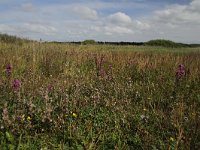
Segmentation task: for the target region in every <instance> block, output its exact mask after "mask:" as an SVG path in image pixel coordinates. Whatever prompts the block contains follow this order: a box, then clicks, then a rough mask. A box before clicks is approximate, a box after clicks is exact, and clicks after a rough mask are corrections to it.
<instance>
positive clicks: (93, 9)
mask: <svg viewBox="0 0 200 150" xmlns="http://www.w3.org/2000/svg"><path fill="white" fill-rule="evenodd" d="M0 33H7V34H11V35H17V36H20V37H24V38H29V39H34V40H39V39H42V40H44V41H82V40H86V39H94V40H96V41H129V42H133V41H134V42H145V41H149V40H152V39H167V40H172V41H175V42H183V43H200V0H0Z"/></svg>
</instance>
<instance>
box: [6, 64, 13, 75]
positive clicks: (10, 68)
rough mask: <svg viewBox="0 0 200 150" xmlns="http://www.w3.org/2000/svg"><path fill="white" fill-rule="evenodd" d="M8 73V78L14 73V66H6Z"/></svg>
mask: <svg viewBox="0 0 200 150" xmlns="http://www.w3.org/2000/svg"><path fill="white" fill-rule="evenodd" d="M6 73H7V75H8V76H10V75H11V73H12V66H11V64H8V65H7V66H6Z"/></svg>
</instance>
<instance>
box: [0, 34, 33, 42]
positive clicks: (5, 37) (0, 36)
mask: <svg viewBox="0 0 200 150" xmlns="http://www.w3.org/2000/svg"><path fill="white" fill-rule="evenodd" d="M31 41H33V40H28V39H25V38H20V37H17V36H13V35H8V34H2V33H0V42H4V43H15V44H22V43H24V42H31Z"/></svg>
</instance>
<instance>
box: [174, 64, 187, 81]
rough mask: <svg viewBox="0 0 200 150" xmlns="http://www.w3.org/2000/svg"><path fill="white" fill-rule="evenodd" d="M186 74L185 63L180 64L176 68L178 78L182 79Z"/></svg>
mask: <svg viewBox="0 0 200 150" xmlns="http://www.w3.org/2000/svg"><path fill="white" fill-rule="evenodd" d="M185 75H186V70H185V67H184V65H183V64H180V65H179V66H178V68H177V70H176V78H177V79H180V78H181V77H184V76H185Z"/></svg>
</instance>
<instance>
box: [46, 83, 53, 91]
mask: <svg viewBox="0 0 200 150" xmlns="http://www.w3.org/2000/svg"><path fill="white" fill-rule="evenodd" d="M47 89H48V92H51V91H52V90H53V86H52V85H51V84H49V85H48V87H47Z"/></svg>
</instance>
